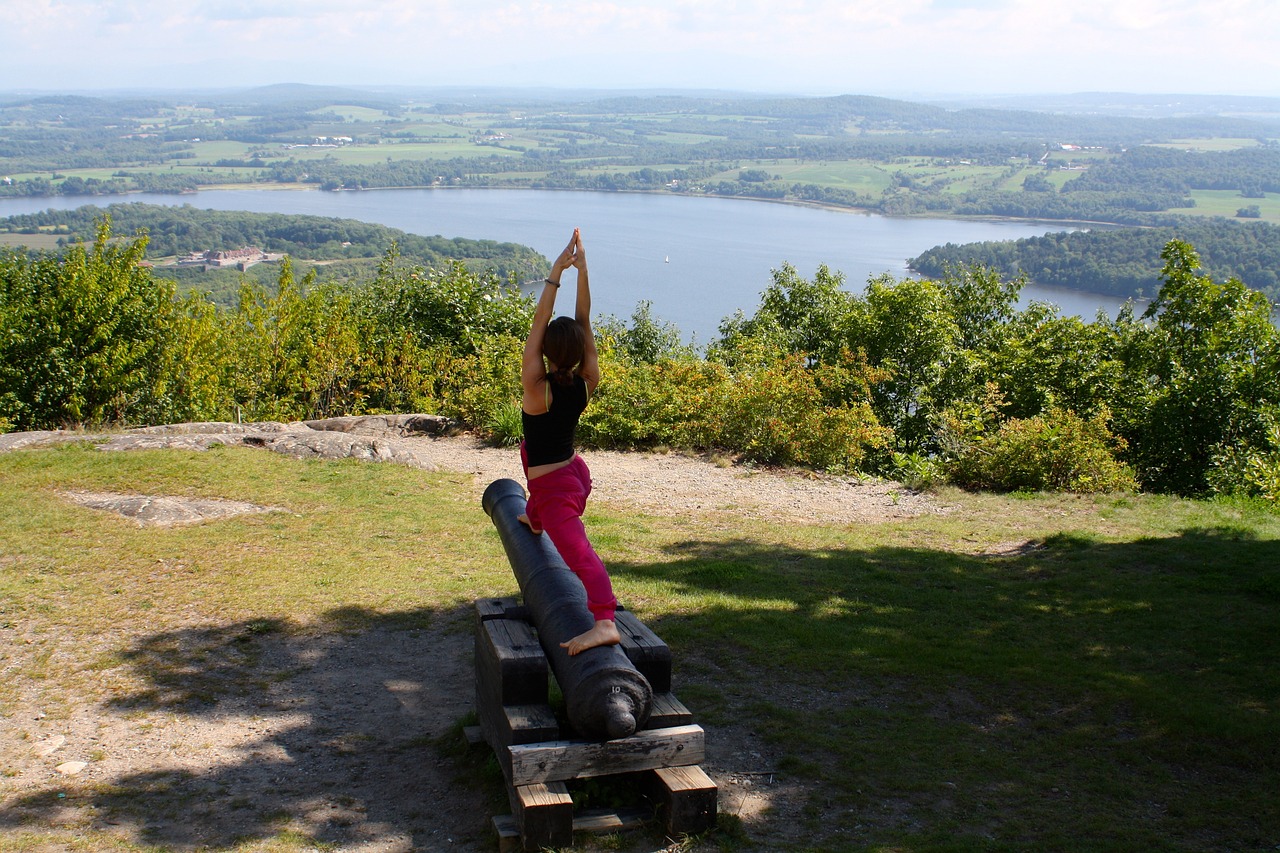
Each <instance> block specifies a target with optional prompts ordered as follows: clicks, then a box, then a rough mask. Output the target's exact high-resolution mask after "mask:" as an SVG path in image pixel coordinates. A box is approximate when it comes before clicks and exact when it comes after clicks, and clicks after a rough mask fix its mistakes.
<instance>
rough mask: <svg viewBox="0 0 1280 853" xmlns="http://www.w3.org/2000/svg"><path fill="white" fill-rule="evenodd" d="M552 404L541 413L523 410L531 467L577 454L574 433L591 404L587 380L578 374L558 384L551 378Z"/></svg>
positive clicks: (561, 460) (525, 443) (522, 417)
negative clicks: (530, 412) (575, 452)
mask: <svg viewBox="0 0 1280 853" xmlns="http://www.w3.org/2000/svg"><path fill="white" fill-rule="evenodd" d="M547 383H548V388H549V389H550V393H551V405H550V407H549V408H548V409H547V411H546V412H544V413H543V414H541V415H531V414H529V413H528V412H526V411H523V410H521V412H520V420H521V421H522V422H523V423H524V451H525V455H526V456H527V457H528V460H529V467H530V468H533V467H534V466H536V465H550V464H552V463H555V462H564V461H565V460H566V459H572V458H573V437H574V434H575V433H576V432H577V430H578V418H579V417H581V415H582V413H583V411H584V410H585V409H586V408H587V382H586V380H585V379H583V378H582V377H581V376H577V375H574V377H573V382H571V383H570V384H568V385H557V384H556V383H555V382H554V381H552V380H551V378H550V377H548V378H547Z"/></svg>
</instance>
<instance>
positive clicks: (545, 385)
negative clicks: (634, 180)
mask: <svg viewBox="0 0 1280 853" xmlns="http://www.w3.org/2000/svg"><path fill="white" fill-rule="evenodd" d="M571 267H572V268H574V269H576V270H577V277H578V302H577V308H576V310H575V311H574V317H557V318H556V319H555V320H552V319H551V315H552V313H554V309H555V304H556V294H557V293H558V292H559V290H560V277H561V276H562V275H563V274H564V272H565V270H568V269H569V268H571ZM599 383H600V360H599V357H598V355H597V353H596V340H595V336H594V335H593V334H592V332H591V290H590V285H589V283H588V280H587V255H586V252H585V251H584V250H583V248H582V236H581V235H580V234H579V233H578V229H576V228H575V229H573V238H572V239H570V240H569V245H567V246H565V248H564V251H563V252H561V253H560V256H559V257H558V258H556V260H555V263H553V264H552V265H551V275H549V276H548V277H547V279H546V281H545V283H544V284H543V287H542V296H541V297H540V298H539V299H538V307H537V308H536V309H535V310H534V314H533V325H532V327H531V328H530V329H529V337H528V339H527V340H526V341H525V344H524V358H523V361H522V363H521V366H520V385H521V386H522V387H523V389H524V399H523V403H522V406H521V420H522V421H523V423H524V441H523V442H521V444H520V460H521V462H522V463H523V464H524V471H525V477H526V478H527V479H528V484H529V504H528V508H527V510H526V512H525V514H524V515H522V516H520V521H521V522H522V523H524V524H527V525H528V526H529V529H530V530H532V531H533V532H534V533H535V534H540V533H542V532H543V531H546V533H547V535H548V536H550V537H551V542H552V544H554V545H555V546H556V550H557V551H559V552H560V556H561V557H563V558H564V561H565V563H566V564H568V566H569V568H570V569H572V570H573V573H574V574H575V575H577V576H578V579H579V580H581V581H582V585H583V587H584V588H585V589H586V591H587V608H588V609H589V610H590V611H591V615H592V617H593V618H594V619H595V625H594V626H593V627H592V628H591V629H590V630H588V631H585V632H583V633H581V634H579V635H578V636H576V637H574V638H573V639H571V640H569V641H568V642H564V643H561V644H560V645H561V646H563V647H564V648H565V649H567V650H568V652H569V654H571V655H576V654H578V653H579V652H582V651H585V650H587V649H590V648H594V647H596V646H608V645H614V644H616V643H618V642H620V641H621V637H620V636H619V635H618V627H617V625H615V624H614V612H615V609H616V608H617V606H618V600H617V599H616V598H614V595H613V584H612V583H611V582H610V580H609V573H608V572H607V571H606V570H605V567H604V562H603V561H602V560H601V559H600V556H599V555H598V554H596V551H595V549H594V548H592V547H591V543H590V542H589V541H587V533H586V528H584V527H583V524H582V513H583V511H584V510H585V509H586V503H587V496H588V495H590V494H591V472H590V471H589V470H588V469H587V464H586V463H585V462H584V461H583V460H582V457H581V456H579V455H578V454H577V452H576V451H575V450H574V444H573V439H574V433H575V431H576V430H577V427H578V418H579V417H580V416H581V415H582V412H583V410H584V409H586V407H587V400H588V399H590V397H591V394H592V392H594V391H595V390H596V386H597V385H598V384H599Z"/></svg>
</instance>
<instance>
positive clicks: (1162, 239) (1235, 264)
mask: <svg viewBox="0 0 1280 853" xmlns="http://www.w3.org/2000/svg"><path fill="white" fill-rule="evenodd" d="M1170 240H1182V241H1184V242H1187V243H1191V244H1193V245H1195V246H1196V247H1197V249H1198V250H1199V254H1200V257H1201V263H1202V264H1203V267H1204V270H1205V272H1206V274H1208V275H1209V276H1211V277H1212V278H1214V279H1217V280H1222V279H1226V278H1231V277H1234V278H1238V279H1240V280H1241V281H1242V282H1244V283H1245V284H1246V285H1248V286H1249V287H1251V288H1253V289H1254V290H1260V291H1262V292H1263V293H1265V294H1266V295H1267V296H1268V297H1269V298H1271V299H1273V300H1276V299H1280V227H1277V226H1275V225H1269V224H1267V223H1265V222H1236V221H1233V220H1229V219H1222V218H1214V219H1195V218H1191V217H1186V218H1183V219H1182V220H1181V221H1180V222H1179V223H1178V224H1177V225H1175V226H1165V227H1157V228H1124V229H1116V230H1092V231H1075V232H1070V233H1068V232H1057V233H1054V234H1046V235H1045V236H1043V237H1028V238H1025V239H1022V240H1012V241H1008V240H1007V241H999V242H984V243H966V244H964V245H956V244H954V243H948V244H947V245H945V246H936V247H934V248H932V249H930V250H928V251H927V252H925V253H924V254H922V255H920V256H919V257H916V258H913V259H911V261H910V267H911V269H913V270H915V271H917V272H920V273H923V274H924V275H927V276H930V277H931V278H941V277H942V276H943V275H944V274H945V272H946V270H947V268H948V267H949V266H960V265H965V264H970V263H978V264H982V265H984V266H987V267H990V268H992V269H994V270H997V271H999V273H1000V274H1001V275H1003V276H1007V277H1013V276H1017V275H1020V274H1025V275H1026V276H1027V277H1028V278H1029V279H1030V280H1031V281H1034V282H1035V283H1036V284H1040V285H1045V286H1048V287H1062V288H1068V289H1071V290H1086V291H1089V292H1091V293H1106V294H1111V295H1115V296H1139V295H1146V296H1152V295H1154V294H1155V293H1156V291H1157V290H1159V288H1160V284H1161V279H1160V275H1159V273H1158V269H1159V264H1160V252H1161V251H1162V250H1163V248H1164V247H1165V245H1166V244H1167V243H1168V242H1169V241H1170Z"/></svg>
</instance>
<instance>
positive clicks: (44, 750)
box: [36, 735, 67, 758]
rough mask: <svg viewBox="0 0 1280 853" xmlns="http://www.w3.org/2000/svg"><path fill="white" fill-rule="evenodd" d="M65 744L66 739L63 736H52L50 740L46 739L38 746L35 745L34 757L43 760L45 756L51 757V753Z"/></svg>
mask: <svg viewBox="0 0 1280 853" xmlns="http://www.w3.org/2000/svg"><path fill="white" fill-rule="evenodd" d="M66 742H67V739H66V737H65V736H63V735H54V736H53V737H51V738H46V739H44V740H42V741H40V742H39V743H38V744H36V755H38V756H40V757H41V758H44V757H45V756H48V755H53V753H55V752H57V751H58V750H59V749H61V748H62V745H63V744H64V743H66Z"/></svg>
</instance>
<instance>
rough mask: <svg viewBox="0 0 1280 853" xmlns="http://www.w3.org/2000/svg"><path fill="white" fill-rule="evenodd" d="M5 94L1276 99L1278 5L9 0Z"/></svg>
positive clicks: (1, 87)
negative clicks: (477, 90) (500, 91)
mask: <svg viewBox="0 0 1280 853" xmlns="http://www.w3.org/2000/svg"><path fill="white" fill-rule="evenodd" d="M0 45H2V47H0V91H15V90H19V91H30V90H36V91H43V90H50V91H84V90H95V89H120V88H188V87H200V88H223V87H241V86H258V85H269V84H276V83H310V84H317V85H355V86H359V85H409V86H477V87H478V86H512V87H555V88H591V89H654V88H665V89H725V90H734V91H740V92H775V93H785V94H798V95H833V94H860V95H883V96H886V97H910V96H934V95H947V94H955V95H972V94H1034V93H1066V92H1135V93H1179V94H1200V93H1203V94H1231V95H1267V96H1280V0H1068V2H1063V3H1050V2H1045V0H583V2H578V3H572V4H570V3H563V2H559V0H539V1H538V2H530V1H529V0H305V2H303V0H0Z"/></svg>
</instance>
